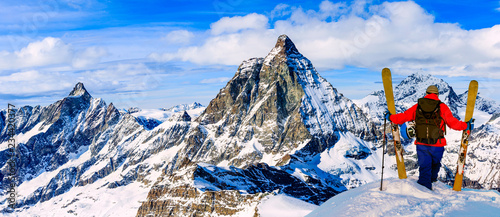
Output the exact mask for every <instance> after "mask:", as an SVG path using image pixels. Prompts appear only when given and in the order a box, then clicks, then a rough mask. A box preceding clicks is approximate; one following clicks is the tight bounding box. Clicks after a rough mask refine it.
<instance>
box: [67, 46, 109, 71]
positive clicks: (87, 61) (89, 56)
mask: <svg viewBox="0 0 500 217" xmlns="http://www.w3.org/2000/svg"><path fill="white" fill-rule="evenodd" d="M106 55H108V52H107V51H106V50H105V49H104V48H101V47H95V46H93V47H89V48H86V49H85V50H83V51H82V52H80V53H77V54H75V57H74V58H73V60H72V65H73V67H75V68H84V67H87V66H90V65H94V64H96V63H99V62H100V61H101V58H102V57H103V56H106Z"/></svg>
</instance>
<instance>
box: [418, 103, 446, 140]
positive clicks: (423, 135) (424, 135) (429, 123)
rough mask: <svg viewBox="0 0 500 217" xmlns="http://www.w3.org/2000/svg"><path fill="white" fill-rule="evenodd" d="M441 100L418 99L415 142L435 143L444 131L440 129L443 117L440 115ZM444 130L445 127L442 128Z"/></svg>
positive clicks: (442, 136) (442, 135)
mask: <svg viewBox="0 0 500 217" xmlns="http://www.w3.org/2000/svg"><path fill="white" fill-rule="evenodd" d="M440 105H441V101H439V100H433V99H427V98H420V99H418V106H417V111H416V114H415V132H416V137H417V138H416V139H417V142H420V143H424V144H429V145H432V144H436V143H437V141H438V140H439V139H441V138H444V134H445V133H446V132H445V131H443V130H442V129H441V126H442V125H441V123H442V122H443V118H442V117H441V111H440V107H441V106H440ZM444 129H445V130H446V128H444Z"/></svg>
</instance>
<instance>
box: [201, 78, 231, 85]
mask: <svg viewBox="0 0 500 217" xmlns="http://www.w3.org/2000/svg"><path fill="white" fill-rule="evenodd" d="M230 79H231V78H230V77H220V78H209V79H203V80H201V81H200V83H202V84H216V83H225V82H228V81H229V80H230Z"/></svg>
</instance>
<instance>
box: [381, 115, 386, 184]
mask: <svg viewBox="0 0 500 217" xmlns="http://www.w3.org/2000/svg"><path fill="white" fill-rule="evenodd" d="M386 125H387V119H385V118H384V132H383V137H384V142H383V144H382V174H381V177H380V190H381V191H382V190H383V189H382V184H383V183H384V157H385V146H386V144H387V138H386V135H385V126H386Z"/></svg>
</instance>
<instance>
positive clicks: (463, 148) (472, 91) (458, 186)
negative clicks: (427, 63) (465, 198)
mask: <svg viewBox="0 0 500 217" xmlns="http://www.w3.org/2000/svg"><path fill="white" fill-rule="evenodd" d="M477 89H478V84H477V81H475V80H472V81H471V82H470V84H469V92H468V95H467V107H466V108H465V122H468V121H469V120H470V119H472V114H473V113H474V106H475V104H476V97H477ZM470 133H471V132H469V131H467V130H464V131H463V132H462V140H461V145H460V151H459V152H458V154H459V155H458V165H457V173H456V175H455V183H454V184H453V190H455V191H461V190H462V182H463V178H464V168H465V157H466V156H467V146H468V145H469V136H470Z"/></svg>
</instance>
